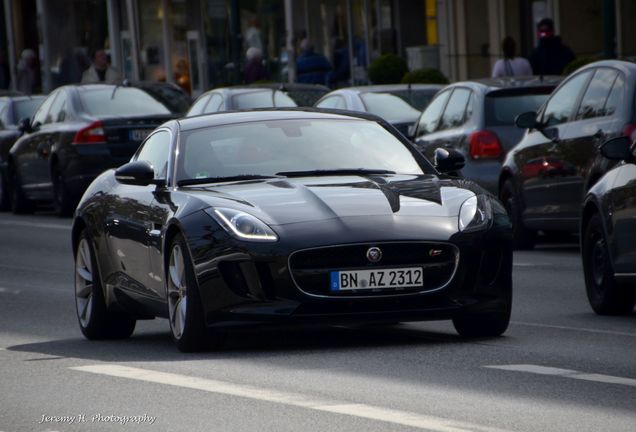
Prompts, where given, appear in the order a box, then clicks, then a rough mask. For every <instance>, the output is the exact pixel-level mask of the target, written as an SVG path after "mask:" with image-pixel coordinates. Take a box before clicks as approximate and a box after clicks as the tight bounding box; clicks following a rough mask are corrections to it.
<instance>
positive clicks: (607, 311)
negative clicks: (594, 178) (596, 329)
mask: <svg viewBox="0 0 636 432" xmlns="http://www.w3.org/2000/svg"><path fill="white" fill-rule="evenodd" d="M583 235H584V237H583V242H582V243H583V249H582V256H583V273H584V275H585V291H586V293H587V298H588V300H589V302H590V306H592V309H593V310H594V312H596V313H597V314H599V315H624V314H629V313H631V312H632V311H633V310H634V300H635V299H636V293H635V292H633V291H630V290H629V289H628V288H627V287H624V286H620V285H619V284H618V283H617V282H616V278H615V277H614V266H613V265H612V259H611V256H610V254H609V247H608V244H607V238H606V237H605V230H604V229H603V221H602V219H601V216H600V215H599V214H598V213H596V214H594V215H593V216H592V217H591V218H590V221H589V222H588V224H587V226H586V227H585V231H584V234H583Z"/></svg>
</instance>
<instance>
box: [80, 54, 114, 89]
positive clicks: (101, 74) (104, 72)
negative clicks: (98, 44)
mask: <svg viewBox="0 0 636 432" xmlns="http://www.w3.org/2000/svg"><path fill="white" fill-rule="evenodd" d="M120 79H121V77H120V74H119V71H118V70H117V69H115V68H114V67H112V66H110V65H109V64H108V56H107V55H106V51H104V50H103V49H98V50H97V51H95V55H94V56H93V64H92V65H91V66H90V67H89V68H88V69H86V70H85V71H84V73H83V74H82V84H87V83H100V82H103V83H109V84H113V83H115V82H117V81H119V80H120Z"/></svg>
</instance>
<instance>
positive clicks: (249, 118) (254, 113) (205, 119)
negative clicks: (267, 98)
mask: <svg viewBox="0 0 636 432" xmlns="http://www.w3.org/2000/svg"><path fill="white" fill-rule="evenodd" d="M294 119H331V120H370V121H382V120H381V119H380V118H379V117H376V116H374V115H372V114H366V113H357V112H351V111H342V110H325V109H319V108H258V109H250V110H237V111H222V112H218V113H212V114H202V115H198V116H193V117H184V118H181V119H179V120H178V122H179V126H180V128H181V130H182V131H188V130H193V129H199V128H204V127H210V126H219V125H229V124H237V123H248V122H255V121H268V120H294Z"/></svg>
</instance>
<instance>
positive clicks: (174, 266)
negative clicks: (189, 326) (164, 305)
mask: <svg viewBox="0 0 636 432" xmlns="http://www.w3.org/2000/svg"><path fill="white" fill-rule="evenodd" d="M187 304H188V296H187V284H186V277H185V263H184V260H183V251H182V250H181V246H180V245H178V244H175V245H174V246H173V247H172V251H171V252H170V261H169V264H168V313H169V318H170V328H171V329H172V334H173V335H174V337H175V339H181V337H182V336H183V331H184V328H185V325H186V314H187Z"/></svg>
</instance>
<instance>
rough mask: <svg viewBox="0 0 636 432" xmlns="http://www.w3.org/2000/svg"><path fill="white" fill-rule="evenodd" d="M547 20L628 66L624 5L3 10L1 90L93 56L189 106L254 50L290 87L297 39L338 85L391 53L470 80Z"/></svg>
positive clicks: (76, 74)
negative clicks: (32, 60)
mask: <svg viewBox="0 0 636 432" xmlns="http://www.w3.org/2000/svg"><path fill="white" fill-rule="evenodd" d="M543 17H552V18H553V19H554V21H555V25H556V29H557V33H558V34H560V35H561V36H562V37H563V39H564V41H565V43H566V44H567V45H569V46H570V47H571V48H572V49H573V50H574V52H575V54H576V55H577V56H579V57H602V56H614V55H617V56H619V57H636V37H634V36H635V35H634V34H633V33H634V32H636V29H634V27H633V26H630V25H629V24H630V23H631V22H634V21H633V19H634V18H636V2H634V1H632V0H187V1H186V0H2V8H0V20H1V22H3V23H4V24H5V26H4V27H5V31H1V32H0V66H1V67H2V68H1V69H0V73H1V74H2V75H0V78H2V76H4V75H8V78H6V79H4V81H3V79H0V85H4V86H5V87H7V85H5V84H4V83H6V82H8V87H9V88H16V87H15V85H16V82H17V80H18V78H19V77H18V75H19V73H20V68H21V67H22V66H23V65H22V63H23V62H22V57H23V53H24V52H25V50H32V51H34V52H35V53H36V55H37V59H38V71H39V80H38V83H37V86H38V88H37V91H43V92H49V91H51V90H52V89H54V88H56V87H58V86H60V85H64V84H68V83H75V82H79V81H80V80H81V74H82V71H83V70H85V69H86V68H87V67H88V66H89V65H90V62H91V56H92V53H94V51H95V50H98V49H105V50H106V51H107V52H108V53H109V55H110V59H111V63H112V65H113V66H114V67H116V68H118V69H119V70H120V72H121V74H122V76H123V77H125V78H128V79H131V80H138V79H144V80H164V81H169V82H174V83H177V84H180V85H182V86H183V87H184V89H186V90H188V91H190V92H191V93H192V95H193V96H196V95H198V94H200V93H201V92H203V91H205V90H207V89H210V88H213V87H218V86H221V85H228V84H239V83H241V82H242V81H243V79H242V70H243V65H244V63H245V52H246V50H247V48H249V47H257V48H259V49H261V50H262V52H263V58H264V61H265V64H266V65H267V68H268V71H269V73H270V77H271V79H272V80H273V81H293V80H294V79H295V68H294V64H295V62H294V58H295V56H296V55H297V54H298V48H299V45H300V41H301V40H302V39H303V38H309V39H311V40H312V41H313V43H314V45H315V47H316V50H317V51H319V52H321V53H323V54H324V55H325V56H326V57H327V58H328V59H329V60H330V61H331V62H332V66H334V67H336V68H341V69H342V68H344V69H347V72H348V73H347V74H346V77H345V79H344V80H343V81H341V82H340V85H344V84H358V83H366V82H367V74H366V71H367V68H368V65H369V63H370V62H371V61H373V59H375V58H377V57H378V56H380V55H381V54H383V53H387V52H392V53H397V54H399V55H401V56H403V57H404V58H405V59H407V61H408V63H409V66H410V67H411V68H412V69H413V68H419V67H433V68H438V69H440V70H442V72H443V73H444V74H445V75H446V76H448V77H449V79H451V80H460V79H467V78H477V77H483V76H488V75H489V74H490V70H491V67H492V64H493V63H494V62H495V61H496V60H497V59H498V58H499V57H500V56H501V52H500V43H501V40H502V39H503V38H504V37H505V36H506V35H510V36H512V37H513V38H515V40H516V41H517V44H518V51H519V53H520V54H521V55H525V56H527V55H529V53H530V52H531V50H532V48H533V46H534V45H535V44H536V36H535V24H536V22H538V20H540V19H541V18H543ZM581 29H585V31H582V30H581ZM343 62H345V63H344V64H343Z"/></svg>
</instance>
